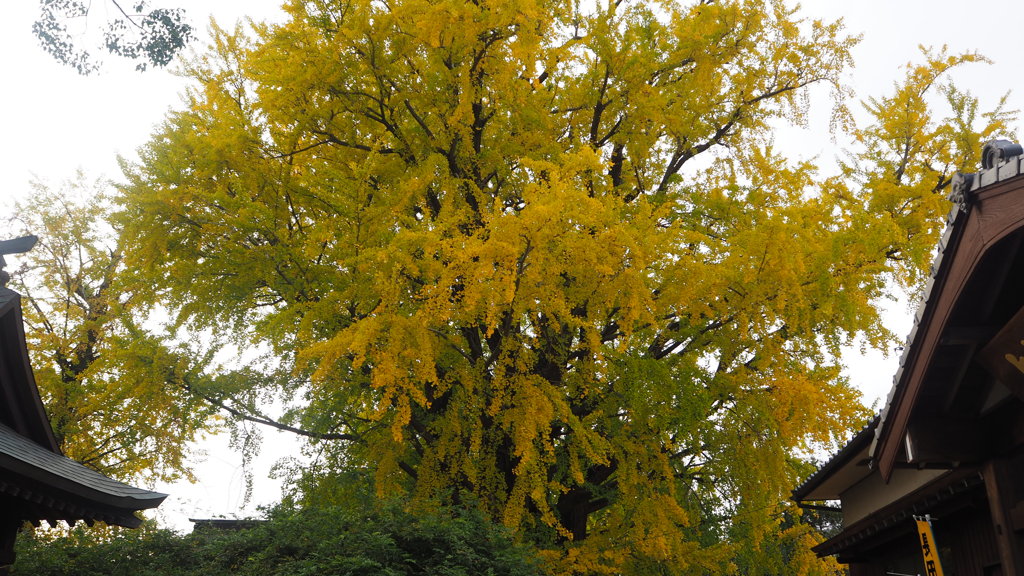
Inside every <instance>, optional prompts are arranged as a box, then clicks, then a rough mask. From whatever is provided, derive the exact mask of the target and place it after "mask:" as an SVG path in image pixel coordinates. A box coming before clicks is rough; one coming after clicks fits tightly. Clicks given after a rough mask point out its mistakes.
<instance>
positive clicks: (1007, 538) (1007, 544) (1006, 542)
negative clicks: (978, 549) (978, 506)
mask: <svg viewBox="0 0 1024 576" xmlns="http://www.w3.org/2000/svg"><path fill="white" fill-rule="evenodd" d="M983 474H984V476H985V492H986V494H987V496H988V507H989V510H990V511H991V513H992V528H993V529H994V531H995V533H996V543H997V544H998V545H999V560H1000V563H1001V564H1002V573H1003V574H1024V561H1022V555H1021V550H1020V546H1019V545H1018V543H1017V534H1016V533H1015V530H1014V526H1013V517H1012V515H1011V511H1012V510H1013V507H1014V505H1015V504H1016V502H1014V501H1013V500H1014V495H1013V484H1012V483H1011V482H1010V477H1009V470H1008V466H1007V462H1006V460H1002V459H999V460H989V461H988V462H986V463H985V467H984V471H983Z"/></svg>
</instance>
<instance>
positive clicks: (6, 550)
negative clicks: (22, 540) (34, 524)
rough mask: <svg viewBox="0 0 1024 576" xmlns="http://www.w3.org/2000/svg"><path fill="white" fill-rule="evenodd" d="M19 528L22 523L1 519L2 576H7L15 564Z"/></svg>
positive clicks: (0, 571)
mask: <svg viewBox="0 0 1024 576" xmlns="http://www.w3.org/2000/svg"><path fill="white" fill-rule="evenodd" d="M19 528H21V522H20V521H16V520H10V519H6V518H4V519H0V576H7V574H8V573H9V572H10V568H11V564H14V541H15V539H17V537H18V529H19Z"/></svg>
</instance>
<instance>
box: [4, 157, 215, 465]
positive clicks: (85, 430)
mask: <svg viewBox="0 0 1024 576" xmlns="http://www.w3.org/2000/svg"><path fill="white" fill-rule="evenodd" d="M107 192H109V190H108V189H107V184H106V183H105V182H103V181H96V182H89V181H87V180H86V179H85V177H84V176H83V175H81V174H80V175H79V176H78V178H77V179H76V180H73V181H70V182H66V183H63V184H61V185H58V186H49V185H47V184H44V183H41V182H36V183H34V184H33V189H32V194H31V195H30V196H28V197H26V198H25V199H23V200H20V201H18V202H16V203H15V204H14V205H13V206H12V210H11V211H12V213H13V214H14V217H13V218H12V221H11V222H10V228H11V229H12V230H13V231H14V232H15V233H20V234H35V235H37V236H39V243H38V244H37V245H36V246H35V248H33V249H32V250H31V251H29V252H28V253H26V254H22V255H19V256H18V258H17V259H18V264H19V265H18V267H17V268H16V269H15V270H14V271H13V272H14V273H13V274H12V282H11V285H12V287H13V288H14V289H16V290H18V291H19V292H20V293H21V294H22V296H23V300H24V301H23V304H22V308H23V314H24V320H25V332H26V340H27V344H28V348H29V351H30V354H31V356H32V365H33V370H34V373H35V379H36V383H37V385H38V387H39V392H40V395H41V397H42V399H43V404H44V405H45V407H46V410H47V414H48V415H49V417H50V423H51V425H52V427H53V432H54V436H55V437H56V439H57V442H58V444H59V446H60V447H61V450H62V451H63V452H64V454H65V455H67V456H69V457H70V458H73V459H75V460H77V461H79V462H82V463H83V464H85V465H86V466H89V467H90V468H93V469H95V470H98V471H100V472H103V473H104V474H107V475H110V476H112V477H115V478H120V479H124V480H134V481H138V480H150V481H151V480H158V479H159V480H165V481H170V480H175V479H178V478H181V477H189V478H191V469H190V464H191V462H190V455H191V451H190V448H189V446H190V444H189V443H190V442H191V441H192V440H194V439H195V438H196V437H197V436H198V435H200V434H201V433H203V432H204V431H206V430H210V429H212V428H213V427H214V424H215V422H214V421H213V420H211V418H210V417H211V416H212V415H213V413H214V407H212V406H210V405H209V403H207V402H205V401H203V400H202V399H201V398H197V397H195V395H193V394H190V393H189V392H188V388H189V387H190V386H191V384H192V383H193V382H195V381H197V380H201V379H203V378H205V377H206V376H204V366H205V361H204V360H205V359H204V358H201V357H199V358H197V357H196V356H195V355H194V354H193V353H191V352H187V351H185V350H182V349H180V348H179V347H178V346H175V345H173V344H168V343H167V341H166V340H165V339H164V338H161V337H158V336H157V335H156V334H155V333H153V332H152V331H151V330H149V329H147V327H145V326H144V324H145V323H146V319H147V318H148V317H149V316H150V314H149V313H150V310H149V309H148V308H144V307H139V306H136V299H135V298H134V296H133V295H134V294H135V292H136V290H135V289H134V288H133V287H132V286H129V285H126V284H125V282H124V281H123V279H124V276H125V275H124V265H123V252H122V250H121V247H120V245H119V243H118V239H117V231H116V230H115V229H113V228H111V227H110V224H109V212H110V202H109V198H108V197H107V195H106V193H107Z"/></svg>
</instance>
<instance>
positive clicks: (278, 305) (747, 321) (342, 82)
mask: <svg viewBox="0 0 1024 576" xmlns="http://www.w3.org/2000/svg"><path fill="white" fill-rule="evenodd" d="M286 8H287V10H288V12H289V14H290V16H291V18H290V20H289V21H288V22H286V23H283V24H281V25H275V26H257V27H256V28H255V30H254V31H253V32H252V33H251V34H246V33H244V32H242V31H240V30H235V31H225V30H218V31H216V34H215V39H214V45H213V46H212V47H211V49H210V51H209V52H208V53H207V54H205V55H203V56H200V57H199V58H198V59H196V60H195V61H194V62H193V63H191V64H190V65H189V66H188V67H187V71H186V72H187V74H188V75H190V76H191V77H192V78H193V80H194V86H193V88H192V89H191V91H190V92H189V93H188V94H187V96H186V101H185V104H184V106H183V107H182V108H181V109H180V110H177V111H175V112H172V113H171V114H170V115H169V116H168V118H167V120H166V122H165V124H164V125H163V126H162V128H160V130H159V131H158V132H157V133H156V134H155V135H154V137H153V139H152V140H151V142H150V143H149V144H148V145H146V146H145V147H144V148H143V149H142V150H141V151H140V156H141V160H140V162H139V163H137V164H135V165H132V166H129V167H128V168H127V180H128V181H127V183H126V184H125V185H124V188H123V190H122V195H121V197H120V202H121V203H122V212H121V214H120V216H119V218H120V220H119V222H120V225H121V226H123V228H124V236H123V242H124V246H125V254H126V259H127V262H128V267H129V269H130V270H132V271H133V273H134V274H136V275H137V279H136V281H137V282H139V284H140V285H146V286H151V287H152V288H151V290H150V298H151V299H152V301H154V302H159V303H160V304H162V305H163V306H166V307H167V308H168V309H170V310H173V311H174V313H175V314H176V317H177V320H178V322H179V326H181V327H185V328H191V329H197V330H216V331H218V332H222V333H223V332H230V333H232V334H233V335H234V336H235V338H236V339H237V342H238V343H239V344H241V345H246V344H249V345H252V346H254V347H265V348H267V349H270V350H272V351H273V354H274V355H275V357H276V359H277V363H276V364H275V365H273V368H274V369H273V370H269V369H258V368H256V367H253V368H251V369H247V370H244V371H235V372H224V373H222V374H220V375H219V376H218V377H217V378H214V379H212V380H211V381H209V382H206V383H204V384H203V385H202V386H197V387H195V388H194V389H193V391H194V392H195V393H197V394H200V395H202V396H203V397H204V398H206V399H207V400H208V401H210V402H212V403H214V404H216V405H218V406H220V407H221V408H224V409H227V410H229V411H230V412H231V413H232V414H234V415H235V416H238V417H240V418H245V419H249V420H255V421H261V422H263V423H266V424H271V425H275V426H277V427H280V428H286V429H290V430H292V431H295V432H298V433H300V434H303V435H304V436H306V437H308V438H309V439H310V442H311V445H312V448H313V449H314V450H315V451H316V453H317V454H318V455H319V456H320V459H319V460H318V462H317V466H316V467H315V468H313V469H311V470H309V471H308V472H307V473H306V476H305V479H304V480H305V482H304V483H302V484H301V485H302V486H304V489H305V490H306V493H307V495H316V494H318V492H317V490H319V489H322V490H323V491H322V492H319V494H328V493H330V483H331V482H333V481H337V478H341V477H343V476H344V472H345V471H352V470H360V471H370V472H371V473H372V475H373V478H374V482H375V486H376V489H377V491H378V493H379V494H381V495H395V494H398V495H402V496H404V497H407V498H409V499H410V501H411V502H414V503H415V502H420V503H427V502H441V503H456V504H461V505H471V506H476V507H479V508H480V509H481V510H482V511H483V512H485V513H486V514H487V515H488V517H490V518H492V519H493V520H495V521H498V522H502V523H504V524H505V525H507V526H509V527H511V528H513V529H514V530H515V531H516V532H517V533H518V534H519V535H520V537H521V538H523V539H526V540H529V541H531V542H533V543H535V544H536V545H537V546H538V547H539V548H540V549H541V550H543V551H544V554H545V555H546V557H547V558H548V560H549V563H548V567H549V569H550V570H551V571H552V573H556V574H601V573H606V574H656V573H673V574H690V573H693V574H705V573H728V572H730V571H734V570H739V571H742V572H743V573H747V574H771V573H796V572H792V570H794V569H795V570H797V571H798V572H799V573H804V574H822V573H833V572H834V571H835V570H837V568H836V565H835V564H830V563H828V562H824V561H818V560H817V559H814V557H813V554H812V553H811V552H810V551H809V547H808V545H807V543H808V542H809V541H812V540H813V538H814V535H813V534H812V533H811V532H810V531H809V528H808V527H807V526H805V525H802V524H801V523H800V522H799V512H798V511H796V510H793V509H792V508H791V507H790V506H789V505H787V504H786V498H787V496H788V491H789V489H791V488H792V487H793V486H794V485H795V483H796V482H797V481H798V480H799V475H800V474H802V473H804V472H806V466H805V465H803V464H801V463H800V459H799V457H800V455H802V454H806V453H807V451H808V450H809V449H812V448H814V447H820V446H829V445H834V444H835V443H836V442H837V441H839V440H841V439H843V438H844V437H845V435H846V434H847V431H848V430H850V429H851V428H853V427H855V426H857V425H859V424H860V423H862V421H863V419H864V418H865V416H866V414H865V410H864V408H863V407H862V406H861V405H860V403H859V401H858V394H857V392H856V391H855V390H854V389H852V388H851V387H850V385H849V383H848V382H847V381H846V380H845V379H844V378H843V377H842V376H841V373H840V372H841V366H840V364H839V360H838V357H839V355H840V347H841V346H842V345H844V344H846V343H849V342H851V341H853V340H854V339H855V338H864V339H865V340H866V341H867V342H869V343H870V344H874V345H881V344H883V343H887V342H889V341H890V340H889V334H888V333H887V332H886V331H885V330H884V328H883V327H882V325H881V323H880V321H879V317H878V312H877V310H876V309H875V308H874V306H873V302H874V301H876V300H877V299H878V298H880V297H882V296H884V295H885V293H886V291H887V290H888V288H887V287H888V284H887V282H888V281H889V279H891V278H892V277H894V276H899V277H900V278H905V279H908V280H907V281H908V282H912V281H913V278H914V277H915V276H914V275H915V274H916V270H915V269H914V266H916V265H917V263H916V260H913V261H911V260H899V259H897V258H898V257H899V256H900V254H902V253H905V252H913V253H917V252H921V251H927V249H928V248H927V247H928V246H929V245H930V243H931V242H932V241H933V234H932V231H933V229H932V228H927V229H921V230H913V231H909V230H907V229H906V228H907V226H908V221H907V220H906V219H901V218H900V213H898V212H897V211H891V210H890V211H885V210H881V211H877V210H873V207H874V205H875V203H877V202H879V201H881V200H880V199H879V198H878V197H879V195H880V194H881V191H882V188H883V187H881V186H880V185H877V186H876V185H875V184H877V183H878V182H880V181H881V180H880V179H877V178H874V177H873V176H872V175H873V174H875V173H876V172H877V173H883V172H884V171H885V166H884V165H883V163H882V159H881V158H869V157H868V156H867V155H866V153H860V155H861V156H862V157H863V158H864V163H863V165H862V166H861V167H860V168H857V169H854V168H850V169H849V171H848V173H846V174H845V175H842V176H837V177H832V178H826V177H823V176H822V175H821V174H820V172H819V170H818V168H817V167H816V166H814V165H813V164H811V163H808V162H793V161H789V160H788V159H787V157H786V156H785V154H783V153H782V152H780V151H779V150H776V149H775V148H774V147H773V145H772V135H773V132H772V130H773V127H774V126H777V125H779V124H780V123H785V122H792V121H800V119H801V117H802V115H803V114H804V112H805V106H806V100H805V96H806V95H807V90H808V88H809V87H811V86H821V87H824V88H825V89H826V91H827V92H830V93H831V94H832V96H833V97H834V98H835V108H836V117H837V119H839V120H841V121H845V120H848V118H849V116H848V115H847V112H846V109H845V108H844V103H843V100H842V98H843V97H844V95H845V94H846V89H845V88H844V87H843V86H842V85H841V84H840V77H841V73H842V71H843V69H844V68H845V67H846V66H847V65H848V64H849V60H850V56H849V50H850V48H851V47H852V45H853V44H854V42H855V40H853V39H851V38H850V37H848V36H846V35H845V34H844V32H843V30H842V27H841V25H840V24H837V23H825V22H819V21H805V20H801V19H800V18H799V16H798V14H797V13H796V12H794V10H793V9H791V8H790V7H789V6H788V5H787V4H786V3H785V2H782V1H754V0H721V1H712V0H705V1H699V2H671V1H669V2H660V3H657V4H653V3H652V4H646V3H642V2H622V1H610V2H605V1H599V2H593V3H591V2H559V1H548V0H478V1H471V2H452V1H450V0H390V1H372V0H351V1H347V2H339V1H334V0H307V1H299V0H293V1H291V2H289V3H288V5H287V7H286ZM943 62H944V61H943ZM941 64H942V62H939V61H938V60H936V61H934V62H930V63H929V65H928V67H929V70H932V69H936V67H941ZM949 65H955V63H954V62H950V63H949ZM957 94H958V93H957ZM922 97H923V96H922ZM967 108H969V106H966V101H965V106H961V108H960V111H961V112H966V111H967ZM874 110H877V112H878V113H879V114H880V115H881V116H882V117H888V116H887V115H888V114H889V111H888V105H887V104H885V103H884V102H883V101H878V103H876V106H875V108H874ZM961 116H963V114H961ZM991 119H992V120H993V122H992V123H991V124H990V126H989V127H988V128H986V129H988V130H989V131H990V132H992V131H995V130H999V129H1002V128H1003V126H1002V124H1000V122H1002V120H1004V119H1003V118H1001V117H999V118H996V117H992V118H991ZM924 121H925V122H926V123H927V122H928V121H929V120H927V119H925V120H924ZM840 123H841V124H842V122H840ZM962 128H964V129H965V130H973V129H974V128H973V126H965V127H962ZM865 134H866V136H865V137H864V140H863V142H864V143H865V145H866V146H868V147H870V149H871V151H872V152H874V151H875V150H877V149H878V147H879V146H880V142H882V141H883V140H885V139H886V138H889V135H887V133H885V132H884V130H882V129H879V130H878V131H876V133H875V134H876V135H875V136H871V133H870V132H865ZM873 139H874V140H873ZM912 152H913V155H914V158H915V159H916V158H917V157H918V155H919V154H918V152H917V151H916V150H915V151H912ZM960 152H961V150H960V149H957V150H945V151H944V152H943V153H945V154H949V155H955V154H959V153H960ZM889 157H890V156H885V158H889ZM915 161H916V160H915ZM957 162H960V160H957ZM963 163H966V160H964V161H963ZM957 165H960V164H957ZM856 170H860V172H857V174H860V175H862V176H863V178H864V179H865V181H867V180H870V182H871V183H873V184H871V185H863V186H862V185H859V184H858V185H856V186H854V185H851V183H853V182H855V181H856V179H857V178H856V175H855V172H856ZM873 170H874V172H872V171H873ZM941 184H942V183H941V182H940V183H938V184H937V185H935V186H934V187H933V189H932V190H930V191H929V192H928V193H929V194H932V195H935V194H939V193H941V191H942V188H943V186H942V185H941ZM886 190H890V189H889V188H886ZM902 190H903V188H901V187H899V186H897V187H895V188H891V191H892V193H893V194H901V193H904V192H902ZM929 198H930V197H929ZM927 217H928V218H931V217H932V215H931V214H929V215H928V216H927ZM274 393H276V394H277V395H278V397H279V398H281V399H282V400H283V401H284V402H286V403H287V405H288V407H289V409H288V411H287V412H286V413H285V414H284V416H282V417H280V418H276V419H275V418H271V417H270V416H268V415H267V414H265V413H263V412H260V409H259V406H258V405H255V404H254V403H253V402H252V401H251V399H252V398H255V397H258V395H259V394H274ZM311 497H312V496H311ZM794 567H796V568H794Z"/></svg>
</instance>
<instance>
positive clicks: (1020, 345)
mask: <svg viewBox="0 0 1024 576" xmlns="http://www.w3.org/2000/svg"><path fill="white" fill-rule="evenodd" d="M977 359H978V362H979V363H980V364H981V365H982V366H984V367H985V369H986V370H988V371H989V373H991V374H992V376H995V378H996V379H997V380H999V381H1000V382H1002V383H1003V384H1004V385H1005V386H1006V387H1007V388H1009V389H1010V391H1011V392H1013V394H1014V396H1017V397H1018V398H1021V399H1024V307H1021V309H1020V310H1018V311H1017V313H1016V314H1014V315H1013V318H1011V319H1010V321H1009V322H1007V323H1006V326H1003V328H1002V329H1001V330H999V332H998V333H997V334H996V335H995V336H993V337H992V340H991V341H990V342H989V343H988V344H986V345H985V347H984V348H982V349H981V350H980V351H979V352H978V355H977Z"/></svg>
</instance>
